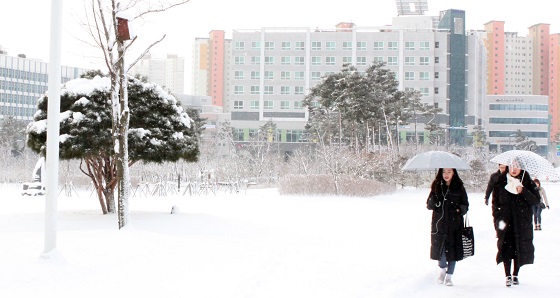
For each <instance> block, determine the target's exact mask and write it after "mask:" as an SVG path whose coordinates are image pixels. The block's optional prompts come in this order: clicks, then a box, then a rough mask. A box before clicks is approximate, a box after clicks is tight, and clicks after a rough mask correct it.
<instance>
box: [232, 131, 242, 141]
mask: <svg viewBox="0 0 560 298" xmlns="http://www.w3.org/2000/svg"><path fill="white" fill-rule="evenodd" d="M233 140H234V141H238V142H240V141H244V140H245V133H244V132H243V129H241V128H234V129H233Z"/></svg>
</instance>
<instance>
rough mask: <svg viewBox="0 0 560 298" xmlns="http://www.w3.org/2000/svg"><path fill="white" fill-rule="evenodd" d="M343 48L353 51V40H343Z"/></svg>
mask: <svg viewBox="0 0 560 298" xmlns="http://www.w3.org/2000/svg"><path fill="white" fill-rule="evenodd" d="M342 49H343V50H344V51H351V50H352V42H351V41H343V42H342Z"/></svg>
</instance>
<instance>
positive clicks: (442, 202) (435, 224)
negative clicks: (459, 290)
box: [426, 182, 469, 261]
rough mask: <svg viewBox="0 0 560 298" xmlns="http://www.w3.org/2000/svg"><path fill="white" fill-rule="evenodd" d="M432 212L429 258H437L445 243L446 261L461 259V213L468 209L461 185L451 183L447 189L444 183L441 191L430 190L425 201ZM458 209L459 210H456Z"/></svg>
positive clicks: (464, 192) (463, 213)
mask: <svg viewBox="0 0 560 298" xmlns="http://www.w3.org/2000/svg"><path fill="white" fill-rule="evenodd" d="M426 205H427V208H428V209H429V210H433V212H432V228H431V247H430V258H431V259H432V260H439V259H440V258H441V250H442V249H443V246H444V244H445V248H446V255H445V257H446V259H447V261H460V260H462V259H463V240H462V239H461V229H462V228H463V224H464V223H463V215H465V214H466V213H467V211H468V210H469V199H468V196H467V192H466V191H465V188H464V187H463V186H462V185H459V184H458V183H453V182H452V183H451V185H450V186H449V191H448V188H447V186H446V185H443V186H442V189H441V191H438V190H432V191H430V195H429V196H428V201H427V202H426ZM457 210H459V211H457Z"/></svg>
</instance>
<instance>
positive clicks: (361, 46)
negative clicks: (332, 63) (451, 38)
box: [235, 41, 439, 51]
mask: <svg viewBox="0 0 560 298" xmlns="http://www.w3.org/2000/svg"><path fill="white" fill-rule="evenodd" d="M416 44H417V43H416V42H415V41H405V42H404V49H405V50H406V51H416V50H420V51H429V50H430V42H429V41H420V42H418V47H417V46H416ZM434 45H435V48H438V47H439V43H438V42H435V44H434ZM279 46H280V50H282V51H291V50H295V51H304V50H305V42H304V41H295V42H291V41H282V42H280V45H279ZM245 48H246V46H245V41H236V42H235V50H238V51H244V50H245ZM250 49H251V50H255V51H260V49H261V42H260V41H252V42H251V48H250ZM264 49H265V50H267V51H274V50H275V49H276V42H274V41H265V42H264ZM323 49H324V50H327V51H336V50H337V43H336V41H325V42H322V41H312V42H311V50H312V51H322V50H323ZM352 49H353V42H352V41H343V42H342V50H347V51H351V50H352ZM356 50H358V51H367V50H369V48H368V43H367V42H366V41H357V42H356ZM371 50H374V51H384V50H388V51H398V50H399V43H398V42H397V41H388V42H384V41H374V42H372V47H371Z"/></svg>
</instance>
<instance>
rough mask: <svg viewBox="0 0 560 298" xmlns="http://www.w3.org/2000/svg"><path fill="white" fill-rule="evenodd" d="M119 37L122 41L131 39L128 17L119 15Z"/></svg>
mask: <svg viewBox="0 0 560 298" xmlns="http://www.w3.org/2000/svg"><path fill="white" fill-rule="evenodd" d="M117 39H118V40H120V41H125V40H129V39H130V32H129V30H128V20H127V19H124V18H119V17H117Z"/></svg>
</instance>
